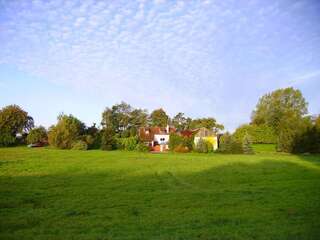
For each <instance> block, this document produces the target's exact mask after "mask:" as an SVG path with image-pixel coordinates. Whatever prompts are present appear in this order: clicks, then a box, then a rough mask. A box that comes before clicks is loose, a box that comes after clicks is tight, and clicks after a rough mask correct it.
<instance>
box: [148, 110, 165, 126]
mask: <svg viewBox="0 0 320 240" xmlns="http://www.w3.org/2000/svg"><path fill="white" fill-rule="evenodd" d="M150 122H151V125H152V126H158V127H165V126H167V124H168V123H169V116H168V115H167V114H166V112H165V111H164V110H163V109H162V108H159V109H156V110H154V111H153V112H152V113H151V114H150Z"/></svg>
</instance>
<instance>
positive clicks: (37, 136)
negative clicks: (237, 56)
mask: <svg viewBox="0 0 320 240" xmlns="http://www.w3.org/2000/svg"><path fill="white" fill-rule="evenodd" d="M47 139H48V136H47V130H46V129H45V128H44V127H42V126H40V127H37V128H33V129H31V130H30V132H29V134H28V136H27V143H29V144H30V143H40V142H46V141H47Z"/></svg>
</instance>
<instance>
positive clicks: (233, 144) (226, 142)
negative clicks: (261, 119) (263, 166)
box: [218, 132, 243, 154]
mask: <svg viewBox="0 0 320 240" xmlns="http://www.w3.org/2000/svg"><path fill="white" fill-rule="evenodd" d="M218 152H221V153H232V154H237V153H243V149H242V142H241V141H239V140H237V139H236V138H234V137H233V136H231V135H230V134H229V133H228V132H227V133H226V134H224V135H223V136H221V137H220V143H219V148H218Z"/></svg>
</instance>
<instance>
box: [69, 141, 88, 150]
mask: <svg viewBox="0 0 320 240" xmlns="http://www.w3.org/2000/svg"><path fill="white" fill-rule="evenodd" d="M87 149H88V144H87V143H86V142H85V141H82V140H78V141H76V142H74V143H73V144H72V150H87Z"/></svg>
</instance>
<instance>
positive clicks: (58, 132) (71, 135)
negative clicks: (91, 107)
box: [48, 114, 85, 149]
mask: <svg viewBox="0 0 320 240" xmlns="http://www.w3.org/2000/svg"><path fill="white" fill-rule="evenodd" d="M84 132H85V125H84V123H82V122H81V121H80V120H78V119H77V118H75V117H74V116H72V115H64V114H61V115H59V116H58V123H57V124H56V125H55V126H52V127H51V128H50V129H49V133H48V140H49V144H50V145H52V146H54V147H57V148H60V149H70V148H71V147H72V144H73V143H74V142H75V141H76V140H78V139H79V138H80V136H81V135H82V134H83V133H84Z"/></svg>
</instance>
